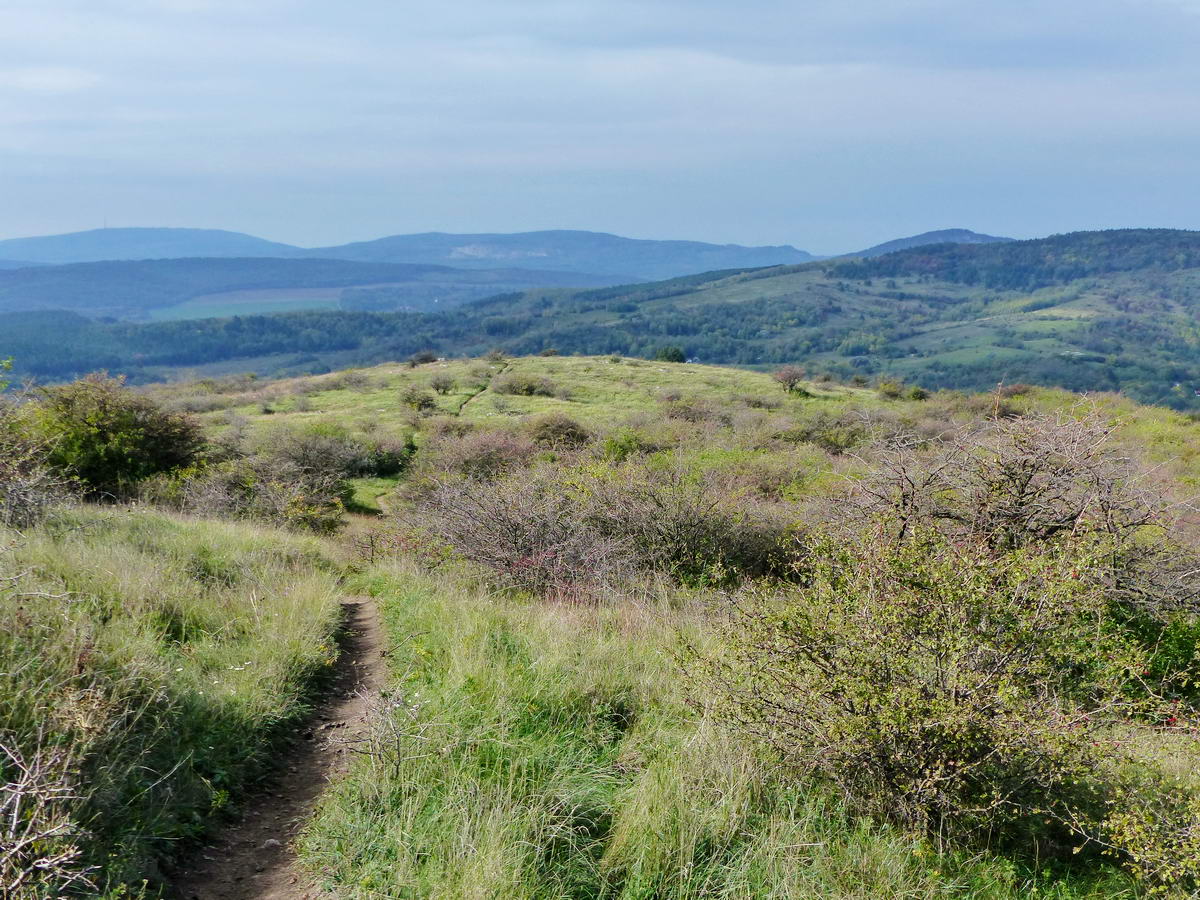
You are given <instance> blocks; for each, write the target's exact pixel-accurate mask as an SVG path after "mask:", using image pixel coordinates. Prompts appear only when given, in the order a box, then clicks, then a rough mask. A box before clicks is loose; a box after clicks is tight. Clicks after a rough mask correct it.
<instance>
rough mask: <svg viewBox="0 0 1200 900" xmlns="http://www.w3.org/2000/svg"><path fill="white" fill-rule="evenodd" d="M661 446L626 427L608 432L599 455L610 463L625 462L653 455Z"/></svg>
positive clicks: (641, 433)
mask: <svg viewBox="0 0 1200 900" xmlns="http://www.w3.org/2000/svg"><path fill="white" fill-rule="evenodd" d="M661 449H662V446H661V445H660V444H659V443H658V442H656V441H654V440H651V439H650V438H649V437H648V436H647V435H646V434H644V433H643V432H641V431H638V430H637V429H636V428H630V427H628V426H625V427H622V428H617V429H615V430H613V431H611V432H609V433H608V434H607V435H606V436H605V438H604V444H603V447H602V449H601V454H602V456H603V457H604V459H607V460H610V461H612V462H625V460H627V459H628V458H629V457H631V456H636V455H642V454H646V453H655V452H657V451H659V450H661Z"/></svg>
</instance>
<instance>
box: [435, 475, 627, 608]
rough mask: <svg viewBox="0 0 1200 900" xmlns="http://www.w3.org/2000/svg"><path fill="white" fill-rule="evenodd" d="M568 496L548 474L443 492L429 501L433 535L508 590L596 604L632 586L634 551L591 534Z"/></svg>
mask: <svg viewBox="0 0 1200 900" xmlns="http://www.w3.org/2000/svg"><path fill="white" fill-rule="evenodd" d="M560 488H561V486H560V485H559V484H558V482H557V481H556V480H555V479H553V478H547V477H545V474H544V473H522V474H520V475H518V476H516V477H513V478H509V479H505V480H502V481H496V482H491V483H489V484H487V485H481V484H478V483H470V482H468V483H457V484H455V483H448V484H443V485H441V486H439V487H438V489H437V490H435V491H434V492H433V494H432V495H431V496H430V497H429V499H428V501H427V508H428V509H429V510H430V511H431V512H432V517H431V520H430V527H431V528H432V530H433V531H434V533H435V534H437V535H438V536H439V537H441V538H442V539H443V540H445V541H447V542H448V543H450V544H451V545H452V546H453V547H454V549H455V550H456V551H457V552H458V553H460V554H461V555H462V556H464V557H466V558H467V559H469V560H472V561H473V562H476V563H479V564H481V565H483V566H484V567H486V568H487V569H488V570H489V571H490V572H491V574H492V576H493V577H494V578H496V579H497V580H499V581H500V582H501V583H502V584H506V585H510V586H512V587H517V588H520V589H522V590H527V591H531V592H533V593H536V594H541V595H543V596H546V597H551V598H554V599H566V600H584V599H591V598H594V597H596V596H597V595H598V594H599V593H601V592H603V591H607V590H612V589H614V588H615V587H616V586H618V585H620V584H621V583H623V582H624V581H625V580H626V579H627V578H628V576H629V573H630V572H631V571H632V560H631V555H630V551H629V548H628V546H627V545H626V544H625V543H624V542H622V541H621V540H620V539H619V538H616V537H611V536H605V535H601V534H599V533H598V532H596V531H595V530H594V529H593V528H590V527H588V526H587V525H586V523H584V522H583V521H582V520H581V517H580V515H579V508H578V506H577V504H576V503H575V501H574V500H573V499H572V498H571V497H569V496H568V495H567V494H566V493H565V492H564V491H562V490H561V489H560Z"/></svg>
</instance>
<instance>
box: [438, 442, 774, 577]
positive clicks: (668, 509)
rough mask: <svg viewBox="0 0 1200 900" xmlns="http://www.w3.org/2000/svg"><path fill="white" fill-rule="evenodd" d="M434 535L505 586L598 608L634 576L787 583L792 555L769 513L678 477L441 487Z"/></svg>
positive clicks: (595, 472) (630, 471) (597, 472)
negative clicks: (590, 601)
mask: <svg viewBox="0 0 1200 900" xmlns="http://www.w3.org/2000/svg"><path fill="white" fill-rule="evenodd" d="M424 506H425V510H426V513H427V515H426V518H425V523H426V525H427V527H428V528H429V529H430V530H431V531H433V532H434V533H435V534H437V535H439V536H440V537H441V538H443V539H444V540H446V541H447V542H448V543H449V544H450V545H451V546H452V547H453V548H454V549H455V550H456V551H458V552H459V553H460V554H461V555H462V556H464V557H466V558H468V559H471V560H473V561H475V562H478V563H481V564H482V565H484V566H485V567H487V568H488V569H490V570H491V571H492V572H493V573H494V574H495V575H497V576H499V577H500V578H501V580H502V581H505V582H506V583H509V584H512V585H515V586H517V587H520V588H523V589H526V590H531V591H534V592H536V593H541V594H547V595H552V596H558V597H563V596H568V597H579V596H591V597H597V596H600V595H602V594H603V592H604V591H606V590H610V589H613V588H614V587H615V586H617V585H621V584H625V585H628V584H629V583H630V579H631V577H632V576H633V575H635V574H641V575H648V574H662V575H666V576H668V577H670V578H672V579H675V580H677V581H681V582H685V583H689V584H725V583H729V582H732V581H737V580H741V579H744V578H754V577H765V576H783V575H786V574H787V573H788V572H789V571H790V568H789V567H790V554H791V551H792V549H793V546H794V542H793V540H792V529H791V527H790V523H789V522H788V520H787V519H785V518H784V517H782V516H780V515H778V514H776V513H775V512H774V511H773V510H772V509H770V508H768V507H766V506H764V505H762V504H753V503H749V502H747V501H746V500H745V498H739V497H731V496H726V495H724V494H722V493H721V492H720V491H718V490H717V489H716V486H715V483H714V481H713V480H712V479H709V478H706V477H700V476H693V475H690V474H688V473H686V472H684V471H682V470H681V469H678V468H668V469H655V470H651V469H647V468H645V467H643V466H637V465H633V464H626V465H623V466H620V467H616V468H607V467H599V468H585V469H578V470H576V469H556V468H553V467H549V466H543V467H539V468H536V469H533V470H521V471H519V472H517V473H516V474H515V475H512V476H510V477H507V478H502V479H496V480H492V481H488V482H484V481H480V480H478V479H472V480H468V481H454V482H443V483H442V484H440V485H439V486H438V487H437V488H436V489H435V490H434V491H433V492H432V494H431V495H430V496H429V498H428V499H427V500H426V502H425V504H424Z"/></svg>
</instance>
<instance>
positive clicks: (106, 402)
mask: <svg viewBox="0 0 1200 900" xmlns="http://www.w3.org/2000/svg"><path fill="white" fill-rule="evenodd" d="M26 415H27V423H28V428H29V433H30V434H31V435H32V436H33V437H34V438H35V439H40V440H42V441H44V442H45V444H46V446H47V448H48V453H47V461H48V463H49V464H50V465H51V466H52V467H54V468H56V469H58V470H59V471H61V472H63V473H64V474H66V475H68V476H70V477H72V478H74V479H76V480H77V481H78V482H79V483H80V484H81V485H82V486H83V488H84V491H85V492H86V493H88V494H91V495H93V496H100V495H108V496H112V497H124V496H128V495H129V494H130V493H131V492H132V490H133V489H134V487H135V486H136V485H137V483H138V482H139V481H142V480H143V479H145V478H149V477H150V476H152V475H157V474H159V473H162V472H171V471H174V470H176V469H181V468H184V467H187V466H190V465H192V464H193V463H195V462H196V461H197V460H198V459H199V457H200V454H201V451H202V450H203V449H204V446H205V441H204V435H203V432H202V431H201V429H200V426H199V425H198V424H197V423H196V422H195V421H194V420H193V419H191V418H190V417H188V416H186V415H182V414H179V413H174V412H170V411H168V410H166V409H164V408H163V407H162V406H160V405H159V404H157V403H155V402H154V401H153V400H151V399H150V398H149V397H145V396H143V395H141V394H137V393H135V392H134V391H132V390H130V389H129V388H127V387H125V381H124V379H123V378H110V377H109V376H108V375H107V374H105V373H97V374H93V375H88V376H87V377H86V378H83V379H80V380H79V381H75V382H72V383H71V384H66V385H61V386H57V387H50V388H44V389H42V391H41V392H40V396H39V397H38V399H37V402H36V403H34V404H31V406H30V408H29V410H28V411H27V413H26Z"/></svg>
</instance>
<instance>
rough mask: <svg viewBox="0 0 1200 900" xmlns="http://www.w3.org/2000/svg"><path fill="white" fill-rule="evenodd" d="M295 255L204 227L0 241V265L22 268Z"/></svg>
mask: <svg viewBox="0 0 1200 900" xmlns="http://www.w3.org/2000/svg"><path fill="white" fill-rule="evenodd" d="M295 251H296V248H295V247H291V246H289V245H287V244H277V243H275V242H274V241H267V240H263V239H262V238H258V237H254V236H253V235H249V234H241V233H239V232H236V231H220V230H217V229H209V228H97V229H95V230H93V231H77V232H74V233H72V234H55V235H48V236H45V237H27V238H11V239H9V240H6V241H0V260H10V259H11V260H23V261H24V262H25V264H26V265H30V264H33V263H41V264H43V265H59V264H62V263H80V262H100V261H102V260H110V259H177V258H180V257H185V256H209V257H212V256H290V255H292V254H293V253H294V252H295Z"/></svg>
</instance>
